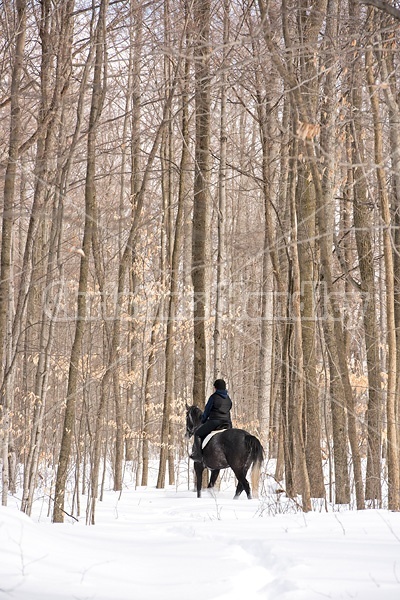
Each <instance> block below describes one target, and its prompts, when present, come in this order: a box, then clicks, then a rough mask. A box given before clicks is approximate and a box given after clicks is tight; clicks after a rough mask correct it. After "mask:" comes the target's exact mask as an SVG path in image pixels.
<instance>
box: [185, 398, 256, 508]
mask: <svg viewBox="0 0 400 600" xmlns="http://www.w3.org/2000/svg"><path fill="white" fill-rule="evenodd" d="M202 415H203V413H202V411H201V410H200V408H199V407H198V406H188V405H186V437H187V438H191V437H192V435H193V434H194V433H195V432H196V429H198V427H200V425H201V418H202ZM263 460H264V449H263V447H262V445H261V442H260V440H259V439H258V438H256V437H255V436H254V435H251V434H250V433H248V432H247V431H245V430H244V429H235V428H232V429H224V430H223V431H221V432H219V433H217V434H216V435H214V436H213V437H212V438H211V439H210V441H209V442H208V443H207V445H206V446H205V448H204V450H203V461H202V462H195V463H194V470H195V473H196V485H197V497H198V498H200V497H201V483H202V475H203V471H204V469H206V468H207V469H210V471H211V476H210V483H209V484H208V487H209V488H213V487H214V485H215V482H216V481H217V478H218V475H219V472H220V470H221V469H227V468H228V467H230V468H231V469H232V471H233V472H234V473H235V476H236V479H237V480H238V484H237V487H236V492H235V495H234V499H237V498H239V496H240V494H241V493H242V492H243V490H244V491H245V492H246V494H247V498H248V499H249V500H251V498H252V496H251V490H250V485H249V482H248V481H247V479H246V475H247V471H248V470H249V468H250V466H252V470H251V487H252V490H253V493H254V494H255V495H257V493H258V484H259V480H260V471H261V465H262V463H263Z"/></svg>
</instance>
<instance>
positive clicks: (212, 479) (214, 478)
mask: <svg viewBox="0 0 400 600" xmlns="http://www.w3.org/2000/svg"><path fill="white" fill-rule="evenodd" d="M219 471H220V470H219V469H216V470H214V471H211V477H210V483H209V484H208V487H209V488H213V487H214V485H215V482H216V481H217V479H218V475H219Z"/></svg>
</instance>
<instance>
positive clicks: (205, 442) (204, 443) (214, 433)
mask: <svg viewBox="0 0 400 600" xmlns="http://www.w3.org/2000/svg"><path fill="white" fill-rule="evenodd" d="M223 431H226V429H217V430H216V431H212V432H211V433H209V434H208V435H207V436H206V437H205V438H204V440H203V443H202V445H201V449H202V450H204V448H205V447H206V446H207V444H208V442H209V441H210V440H211V438H212V437H214V435H216V434H217V433H222V432H223Z"/></svg>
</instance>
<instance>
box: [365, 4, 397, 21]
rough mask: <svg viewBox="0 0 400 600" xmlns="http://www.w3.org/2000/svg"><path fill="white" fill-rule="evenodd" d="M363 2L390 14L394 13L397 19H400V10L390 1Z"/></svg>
mask: <svg viewBox="0 0 400 600" xmlns="http://www.w3.org/2000/svg"><path fill="white" fill-rule="evenodd" d="M361 2H362V4H368V5H369V6H373V7H375V8H378V9H379V10H382V11H383V12H385V13H387V14H388V15H392V17H394V18H395V19H398V20H399V21H400V10H399V9H398V8H395V7H394V6H392V5H391V4H389V3H388V2H384V0H361Z"/></svg>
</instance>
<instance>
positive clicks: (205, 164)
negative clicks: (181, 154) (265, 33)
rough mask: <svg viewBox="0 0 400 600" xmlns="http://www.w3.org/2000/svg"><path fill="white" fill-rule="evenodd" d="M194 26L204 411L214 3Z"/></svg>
mask: <svg viewBox="0 0 400 600" xmlns="http://www.w3.org/2000/svg"><path fill="white" fill-rule="evenodd" d="M194 24H195V31H196V39H195V47H194V48H195V50H194V66H195V113H196V142H195V176H194V199H193V202H194V204H193V229H192V282H193V298H194V309H193V319H194V321H193V323H194V325H193V330H194V353H193V354H194V356H193V367H194V375H193V403H194V404H195V405H197V406H199V408H204V404H205V397H206V376H207V343H206V319H207V313H208V296H209V282H208V279H209V277H208V271H209V268H210V189H209V185H210V184H209V178H210V48H209V44H210V41H209V36H210V0H195V2H194Z"/></svg>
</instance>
